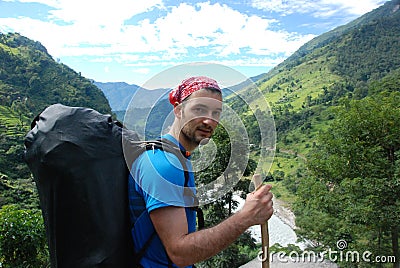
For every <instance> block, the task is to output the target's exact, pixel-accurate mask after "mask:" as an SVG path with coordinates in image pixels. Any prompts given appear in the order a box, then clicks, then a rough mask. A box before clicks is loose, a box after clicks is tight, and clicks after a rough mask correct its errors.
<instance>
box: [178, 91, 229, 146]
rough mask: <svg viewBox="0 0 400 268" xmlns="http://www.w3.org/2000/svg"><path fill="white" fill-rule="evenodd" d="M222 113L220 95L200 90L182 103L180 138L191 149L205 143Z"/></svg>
mask: <svg viewBox="0 0 400 268" xmlns="http://www.w3.org/2000/svg"><path fill="white" fill-rule="evenodd" d="M221 112H222V97H221V95H220V94H218V93H215V92H212V91H209V90H206V89H201V90H199V91H196V92H194V93H193V94H192V95H190V96H189V97H188V98H187V99H186V100H185V101H184V103H183V107H182V117H181V134H180V135H181V137H180V138H182V139H184V141H185V142H186V143H188V144H189V145H190V146H191V147H197V146H198V145H199V144H200V143H202V144H204V143H207V142H208V140H209V139H210V138H211V136H212V134H213V132H214V130H215V128H216V127H217V126H218V122H219V119H220V116H221Z"/></svg>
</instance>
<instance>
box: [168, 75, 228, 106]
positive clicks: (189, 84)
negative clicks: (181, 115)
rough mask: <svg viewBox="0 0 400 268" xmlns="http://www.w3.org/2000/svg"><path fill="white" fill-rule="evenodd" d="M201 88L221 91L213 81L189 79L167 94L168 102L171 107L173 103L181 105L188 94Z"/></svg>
mask: <svg viewBox="0 0 400 268" xmlns="http://www.w3.org/2000/svg"><path fill="white" fill-rule="evenodd" d="M202 88H215V89H218V90H219V91H221V89H220V88H219V86H218V83H217V82H216V81H215V80H214V79H211V78H208V77H205V76H195V77H190V78H188V79H185V80H183V81H182V84H180V85H179V86H178V87H176V88H175V89H174V90H172V91H171V92H170V93H169V102H170V103H171V104H172V105H175V103H182V101H183V100H184V99H186V98H187V97H189V96H190V94H192V93H193V92H195V91H197V90H200V89H202Z"/></svg>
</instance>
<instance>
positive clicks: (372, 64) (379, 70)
mask: <svg viewBox="0 0 400 268" xmlns="http://www.w3.org/2000/svg"><path fill="white" fill-rule="evenodd" d="M398 5H399V1H391V2H387V3H386V4H385V5H383V6H381V7H380V8H378V9H377V10H374V11H372V12H370V13H368V14H366V15H364V16H362V17H360V18H358V19H357V20H355V21H353V22H351V23H349V24H347V25H344V26H341V27H339V28H337V29H334V30H332V31H330V32H327V33H325V34H323V35H321V36H318V37H316V38H314V39H313V40H311V41H310V42H308V43H307V44H305V45H304V46H302V47H301V48H300V49H299V50H298V51H297V52H296V53H294V54H293V55H292V56H291V57H289V58H288V59H287V60H285V61H284V62H283V63H281V64H280V65H278V66H277V67H275V68H274V69H273V70H271V71H270V72H269V73H267V74H266V75H265V76H264V77H262V78H261V79H260V80H258V81H257V83H256V84H257V86H258V88H259V89H260V90H261V91H262V92H263V94H264V96H265V98H266V99H267V100H268V102H269V104H270V106H271V107H272V111H273V113H274V116H275V123H276V128H277V137H278V143H277V155H276V161H275V163H274V165H273V166H272V170H271V172H272V173H273V172H274V171H277V170H278V171H282V172H284V174H286V177H289V180H290V181H292V180H297V179H298V178H297V177H298V174H301V173H302V171H301V170H302V169H303V168H304V167H303V164H304V160H302V159H304V158H306V157H307V154H308V152H309V151H310V149H311V148H312V147H313V144H315V137H316V135H317V134H318V133H319V132H320V131H322V130H324V129H326V127H327V126H328V124H329V120H330V119H333V114H332V112H331V109H332V107H335V106H336V105H338V104H339V103H340V102H341V100H342V98H349V99H362V98H364V97H365V96H368V95H371V94H375V93H376V92H373V88H374V85H376V84H377V83H380V82H377V81H381V79H383V80H382V81H385V79H388V80H390V81H393V79H390V78H389V77H393V76H396V74H398V70H399V68H400V36H399V33H400V12H399V10H398V8H397V7H398ZM380 90H381V89H379V90H378V91H380ZM257 101H259V100H255V104H257ZM299 155H300V156H302V157H303V158H302V157H300V158H299V157H296V156H299ZM281 174H282V173H281ZM296 174H297V175H296ZM291 188H295V187H294V186H293V185H292V186H291Z"/></svg>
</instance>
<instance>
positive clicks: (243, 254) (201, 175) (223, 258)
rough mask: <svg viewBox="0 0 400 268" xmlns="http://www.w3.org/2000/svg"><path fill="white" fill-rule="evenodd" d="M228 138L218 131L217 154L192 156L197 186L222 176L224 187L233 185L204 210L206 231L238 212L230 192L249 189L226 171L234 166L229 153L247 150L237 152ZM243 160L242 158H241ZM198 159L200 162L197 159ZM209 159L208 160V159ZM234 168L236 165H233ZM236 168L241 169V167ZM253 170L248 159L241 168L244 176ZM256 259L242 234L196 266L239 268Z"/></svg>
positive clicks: (247, 237) (250, 242) (253, 247)
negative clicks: (233, 150)
mask: <svg viewBox="0 0 400 268" xmlns="http://www.w3.org/2000/svg"><path fill="white" fill-rule="evenodd" d="M230 134H231V136H229V135H228V133H227V131H226V130H225V129H224V128H223V127H218V128H217V129H216V130H215V133H214V134H213V139H212V140H213V142H214V143H215V146H216V153H215V154H213V153H212V152H204V151H202V149H201V148H200V151H202V152H201V155H200V156H199V154H200V153H199V152H197V153H195V154H193V160H194V162H195V164H194V169H195V170H197V171H196V174H195V176H196V181H197V182H198V184H200V185H201V184H207V183H210V182H212V181H214V180H216V179H217V178H218V177H220V176H221V174H222V175H223V179H224V184H226V185H230V186H232V184H235V185H234V187H233V189H231V191H229V192H227V193H226V194H225V195H224V196H222V197H220V198H219V199H218V200H215V201H214V202H212V203H209V204H207V205H205V206H203V210H204V216H205V227H210V226H214V225H216V224H218V223H220V222H221V221H223V220H224V219H226V218H227V217H229V216H230V215H231V214H232V213H233V211H234V210H235V209H236V208H237V206H238V202H237V201H236V200H235V198H234V196H233V192H235V193H239V195H241V196H242V193H244V192H246V191H247V190H248V189H249V181H248V180H244V179H242V180H238V178H235V176H236V173H235V172H229V171H228V172H227V171H226V168H227V166H228V163H229V162H230V161H233V162H235V158H233V159H232V156H231V150H232V148H233V147H235V146H236V147H235V150H236V151H239V152H243V153H244V152H246V150H247V149H245V148H243V149H240V148H237V147H238V146H242V144H241V143H240V142H239V143H237V142H235V140H236V138H235V137H232V135H235V133H230ZM243 157H244V156H243ZM199 158H200V159H199ZM210 158H211V159H210ZM233 166H235V164H233ZM237 166H239V167H241V164H240V163H237ZM255 168H256V163H255V162H254V161H252V160H251V159H249V161H248V163H247V166H246V167H245V168H243V172H244V174H243V175H245V176H248V175H250V173H252V172H254V170H255ZM256 256H257V247H256V245H255V243H254V240H253V239H252V238H251V235H250V233H247V232H246V233H244V234H242V235H241V236H240V237H239V239H237V241H236V242H235V243H233V244H232V245H230V246H229V247H228V248H227V249H225V250H223V251H222V252H220V253H218V254H217V255H216V256H214V257H212V258H210V259H208V260H206V261H203V262H201V263H199V264H198V265H196V266H198V267H239V266H240V265H243V264H244V263H246V262H248V261H250V260H251V259H254V258H255V257H256Z"/></svg>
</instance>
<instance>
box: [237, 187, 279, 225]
mask: <svg viewBox="0 0 400 268" xmlns="http://www.w3.org/2000/svg"><path fill="white" fill-rule="evenodd" d="M271 188H272V186H271V185H263V186H261V187H260V188H259V189H258V190H256V191H254V192H252V193H249V194H248V195H247V198H246V202H245V203H244V205H243V208H242V209H241V210H240V211H239V212H238V213H240V214H241V215H242V217H243V220H244V222H245V223H246V224H247V225H248V226H252V225H256V224H263V223H265V222H266V221H268V220H269V219H270V218H271V216H272V214H273V213H274V209H273V203H272V197H273V195H272V193H271V192H270V190H271Z"/></svg>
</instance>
